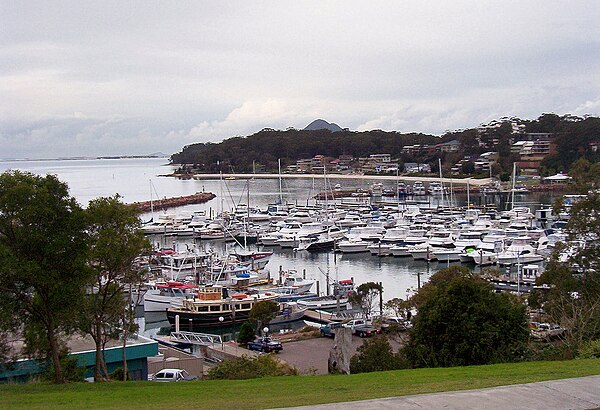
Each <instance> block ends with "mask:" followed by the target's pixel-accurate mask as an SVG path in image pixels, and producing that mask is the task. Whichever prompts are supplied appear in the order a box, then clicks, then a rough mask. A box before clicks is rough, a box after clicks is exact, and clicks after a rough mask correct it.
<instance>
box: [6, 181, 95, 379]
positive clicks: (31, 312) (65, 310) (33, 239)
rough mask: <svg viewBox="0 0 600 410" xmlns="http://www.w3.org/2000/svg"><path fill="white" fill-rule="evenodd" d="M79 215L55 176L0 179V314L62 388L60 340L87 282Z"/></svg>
mask: <svg viewBox="0 0 600 410" xmlns="http://www.w3.org/2000/svg"><path fill="white" fill-rule="evenodd" d="M86 243H87V238H86V235H85V218H84V214H83V210H82V209H81V207H80V206H79V205H78V204H77V202H76V201H75V199H74V198H72V197H71V196H70V195H69V191H68V187H67V185H66V184H64V183H62V182H60V181H59V180H58V179H57V178H56V177H55V176H53V175H47V176H44V177H42V176H37V175H33V174H30V173H24V172H20V171H9V172H5V173H3V174H1V175H0V294H1V295H2V298H0V309H1V310H2V311H3V312H4V313H3V314H4V315H6V314H7V313H6V312H7V309H8V310H9V311H10V312H12V314H14V315H15V316H17V317H18V318H19V320H20V324H21V328H20V329H19V330H20V333H21V334H23V335H24V337H25V346H26V351H28V352H30V353H32V354H36V355H39V356H41V357H45V358H48V359H49V360H50V361H51V363H52V365H53V367H54V381H55V382H56V383H63V382H64V376H63V371H62V367H61V355H62V354H64V352H65V343H64V342H65V337H66V336H67V335H69V334H71V333H73V332H74V331H75V324H76V323H77V319H78V315H79V314H80V312H81V306H82V301H83V289H84V285H85V283H87V282H88V278H89V270H88V269H87V268H86V264H85V263H86V256H87V252H86V251H87V246H86Z"/></svg>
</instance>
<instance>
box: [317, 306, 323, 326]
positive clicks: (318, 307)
mask: <svg viewBox="0 0 600 410" xmlns="http://www.w3.org/2000/svg"><path fill="white" fill-rule="evenodd" d="M317 309H319V322H322V321H323V319H321V304H320V303H319V304H318V305H317Z"/></svg>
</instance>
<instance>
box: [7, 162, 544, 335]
mask: <svg viewBox="0 0 600 410" xmlns="http://www.w3.org/2000/svg"><path fill="white" fill-rule="evenodd" d="M81 162H82V161H79V162H78V161H50V162H48V163H47V164H44V167H42V168H40V165H42V164H40V163H37V162H36V163H29V162H25V163H19V164H18V165H19V166H21V167H23V166H24V165H25V168H27V167H31V168H35V169H34V170H35V172H56V173H58V175H59V177H61V178H63V179H65V180H67V181H69V184H70V187H71V188H72V190H73V194H74V195H75V197H76V198H78V199H79V200H80V201H81V202H84V203H85V201H86V200H89V199H91V198H90V197H89V191H88V189H87V188H85V189H83V187H84V186H86V184H87V183H88V179H89V178H90V174H98V175H102V174H103V173H104V175H105V176H106V178H104V179H102V180H101V182H102V183H101V184H100V185H99V189H98V195H108V194H112V193H113V190H114V189H119V193H120V195H122V196H123V198H124V199H125V200H126V202H141V201H143V200H147V198H150V197H154V198H159V197H165V196H167V197H171V196H173V197H174V196H177V195H191V194H194V193H196V192H212V193H214V194H215V195H216V197H215V198H214V199H212V200H210V201H208V202H206V203H203V204H195V205H185V206H182V207H178V208H173V209H170V210H168V211H166V212H165V211H158V210H156V211H155V212H154V213H153V214H152V213H146V214H144V215H142V220H143V221H149V220H152V221H153V222H154V223H157V222H158V223H160V221H162V222H165V221H167V222H166V223H165V224H164V225H163V226H161V227H159V228H158V229H156V230H154V231H149V232H148V234H149V236H148V237H149V239H150V241H151V242H152V245H153V247H154V248H155V249H156V250H157V251H158V253H157V258H158V261H159V264H158V265H156V268H155V267H153V268H152V269H153V271H154V272H156V273H157V274H159V276H161V277H162V278H163V280H165V281H166V282H168V281H181V282H186V285H185V286H190V287H191V286H192V285H194V286H197V285H198V284H203V283H204V284H212V283H214V284H221V286H233V287H237V288H238V289H242V288H243V287H244V286H245V285H250V284H252V285H259V284H263V285H264V284H268V283H271V282H273V281H274V282H280V283H281V284H282V285H283V284H284V282H285V281H282V280H281V278H280V275H281V273H282V272H291V271H293V272H296V273H297V274H298V275H299V277H300V278H302V279H303V280H306V281H309V282H310V283H311V286H310V288H309V289H304V291H305V292H306V295H304V294H301V295H298V292H295V291H294V290H293V287H291V286H289V285H290V284H289V283H288V284H287V287H284V286H282V287H281V288H280V289H279V292H281V293H280V294H279V298H280V299H279V300H280V301H281V302H295V301H297V303H298V304H299V305H302V304H304V308H309V309H314V310H315V311H324V309H327V308H332V309H333V310H334V311H335V310H342V309H343V308H345V307H346V303H345V302H346V300H341V301H339V302H338V301H335V302H333V303H330V304H329V305H327V304H326V303H325V302H322V303H320V305H321V306H319V303H318V301H315V302H310V298H315V297H326V296H327V294H328V293H329V292H331V288H332V287H333V283H335V282H337V281H344V280H350V279H352V280H353V281H354V284H355V285H359V284H361V283H365V282H381V283H382V285H383V289H384V291H383V300H384V301H386V300H389V299H392V298H397V297H398V298H402V299H406V298H408V297H409V296H410V295H411V294H413V293H414V292H415V291H416V290H417V288H418V286H419V285H420V284H423V283H425V282H426V281H427V279H428V277H429V276H430V275H431V274H433V273H435V272H436V271H437V270H439V269H441V268H444V267H448V266H451V265H453V264H461V263H466V266H469V267H470V268H471V269H473V270H476V271H478V270H481V269H482V268H483V267H484V266H487V265H489V264H490V263H495V262H498V261H499V260H500V262H501V263H503V264H506V266H507V267H502V268H501V269H502V272H503V273H507V272H508V273H509V275H510V277H511V278H512V279H515V278H516V277H517V271H519V268H520V266H522V265H524V264H527V263H530V262H533V261H535V260H536V258H531V256H525V255H523V260H520V254H519V253H518V252H517V254H514V252H513V253H511V255H512V259H511V258H509V254H506V256H502V257H500V256H501V253H502V251H503V250H504V247H505V246H506V247H508V246H509V242H513V241H512V239H510V240H509V239H507V238H509V237H511V236H514V235H517V234H518V233H519V232H518V229H517V228H518V226H517V225H515V223H516V222H517V219H519V218H520V220H519V221H518V222H525V223H526V224H528V225H526V230H527V232H531V231H533V230H534V229H538V230H539V227H537V226H536V224H538V223H544V224H546V225H547V224H548V220H547V217H548V215H547V213H543V214H539V212H538V214H539V216H543V217H544V218H538V219H539V220H536V218H535V214H536V211H538V210H540V209H544V208H545V207H546V208H547V204H550V203H551V202H552V200H553V195H552V193H550V194H547V193H516V194H515V198H516V200H517V201H518V202H517V205H519V206H521V208H523V209H526V208H528V211H527V212H524V211H523V212H521V213H518V212H512V214H511V212H510V208H511V207H512V206H513V205H512V203H509V198H510V196H509V195H506V194H505V195H503V196H502V195H500V194H498V195H491V194H485V193H480V194H479V196H476V194H472V195H471V197H470V199H469V200H468V199H467V195H466V193H458V192H457V193H455V194H452V195H450V193H449V192H447V193H444V192H446V191H444V192H443V193H441V194H434V195H422V196H409V195H408V194H407V191H406V189H407V188H406V187H407V186H408V188H410V185H411V184H405V185H404V184H403V185H404V186H403V187H402V191H400V190H398V195H397V196H396V197H391V198H390V197H384V196H383V195H382V196H381V197H380V198H377V197H375V198H373V197H370V196H369V197H366V196H365V197H360V196H358V197H357V196H354V197H352V196H351V197H344V198H340V199H338V200H335V201H333V200H331V199H329V200H327V199H325V200H318V199H315V197H316V196H317V195H318V193H319V192H323V191H327V187H326V186H325V185H324V183H325V182H326V181H327V180H326V179H318V178H310V177H304V178H291V179H286V180H282V179H278V177H277V176H275V177H274V178H272V179H258V178H256V179H254V178H252V179H250V180H243V179H240V178H236V179H235V180H231V179H230V180H225V179H222V178H221V179H185V180H184V179H176V178H172V177H156V175H164V174H165V173H167V172H165V160H164V159H145V160H141V159H135V160H95V161H89V162H88V161H85V162H86V164H85V165H86V167H84V166H82V164H81ZM3 165H4V166H5V167H6V166H7V165H10V164H7V163H3ZM89 166H91V168H90V167H89ZM31 168H30V169H31ZM167 168H168V167H167ZM435 180H436V181H439V178H437V179H435ZM149 181H150V184H149V183H148V182H149ZM421 181H422V182H423V183H422V184H417V185H418V186H423V187H424V188H425V189H426V188H427V187H428V183H427V181H426V180H425V179H423V178H421ZM375 182H377V183H382V185H383V186H382V187H381V188H382V192H383V190H384V189H387V190H388V192H389V190H390V188H393V187H395V184H396V182H397V181H396V179H395V178H388V179H384V180H382V181H375V178H369V177H356V178H354V179H350V178H348V177H345V178H339V177H338V176H334V175H332V176H330V177H329V181H328V183H329V184H332V185H336V186H338V184H339V185H340V186H341V187H342V188H343V187H346V188H352V189H351V191H356V190H363V191H365V192H368V191H370V190H371V188H372V185H373V183H375ZM435 187H436V185H434V187H433V188H435ZM417 188H418V187H417ZM424 188H418V189H421V190H424ZM437 189H438V190H439V188H437ZM248 190H250V194H249V192H248ZM151 191H152V196H151ZM401 193H402V195H400V194H401ZM281 199H285V202H284V203H281V202H280V201H281ZM510 199H512V198H510ZM278 202H280V205H279V206H275V207H274V206H273V205H272V204H276V203H278ZM481 202H483V204H487V205H488V206H487V207H479V206H477V207H475V205H478V203H481ZM284 204H285V206H283V205H284ZM492 204H494V205H495V207H494V208H492V206H491V205H492ZM469 205H471V207H469ZM516 208H517V209H519V208H518V207H516ZM493 209H494V210H493ZM269 210H270V211H269ZM250 215H257V217H256V218H255V220H254V221H252V226H253V227H254V228H253V232H256V233H257V235H256V237H255V239H256V241H257V243H251V242H252V241H248V240H247V239H248V235H247V233H248V232H249V231H250V228H249V225H250V224H249V223H248V222H249V219H250V218H249V216H250ZM524 219H527V220H526V221H525V220H524ZM511 222H512V226H511ZM168 224H170V225H168ZM286 224H287V225H286ZM190 225H191V228H190ZM148 226H149V225H148ZM547 226H548V225H547ZM280 227H281V229H279V228H280ZM332 228H335V229H336V233H335V234H334V233H333V231H332ZM493 228H498V229H500V230H502V231H503V232H497V231H496V230H494V229H493ZM286 229H287V233H286ZM439 229H441V230H439ZM189 232H191V233H189ZM542 232H543V230H542ZM468 233H471V235H468ZM284 234H285V235H287V236H285V235H284ZM280 235H283V236H280ZM282 237H285V238H287V239H286V242H284V241H283V240H281V239H282ZM486 237H487V238H488V239H486ZM234 238H235V239H234ZM261 238H262V239H261ZM245 239H246V240H245ZM263 240H264V242H263ZM269 240H270V241H271V242H269ZM537 240H539V237H538V239H536V241H537ZM344 241H349V245H348V246H349V247H348V248H346V247H345V246H344ZM488 241H493V242H488ZM532 241H533V239H532ZM320 242H323V243H327V245H326V246H322V247H321V246H315V247H314V249H308V248H309V246H310V244H312V243H317V244H318V243H320ZM487 243H492V245H493V246H492V247H486V246H487V245H486V246H483V244H487ZM244 245H245V246H244ZM529 246H532V245H529ZM536 246H537V245H536ZM479 248H480V249H481V250H478V249H479ZM311 250H312V251H311ZM421 250H424V251H421ZM532 250H533V251H534V252H532ZM529 251H530V252H529V254H530V255H531V254H532V255H535V256H536V257H537V253H536V252H535V251H537V248H535V249H534V248H533V247H532V249H530V250H529ZM411 252H412V253H411ZM419 252H420V253H419ZM509 252H512V250H511V251H509ZM515 255H516V257H515ZM261 257H262V258H266V259H264V260H263V261H262V262H261V261H260V258H261ZM542 259H543V258H542ZM542 265H543V262H542ZM155 269H157V270H155ZM507 269H508V270H507ZM187 284H189V285H187ZM525 289H527V286H526V285H523V290H525ZM191 291H192V292H195V291H196V288H192V290H191ZM172 292H175V291H172ZM186 292H187V291H186ZM189 296H190V295H189V294H188V295H187V296H184V295H179V299H180V300H179V301H173V300H171V301H169V307H168V308H169V309H176V308H177V306H179V305H180V303H181V300H183V299H186V298H188V297H189ZM149 297H150V294H149ZM306 300H309V301H308V302H306ZM165 306H166V303H165ZM240 307H241V306H240ZM221 312H224V311H221ZM310 315H312V319H314V316H315V315H314V313H313V314H310ZM182 317H183V315H182ZM219 317H222V315H219V316H216V318H217V320H218V318H219ZM321 317H322V315H321ZM188 319H189V318H185V320H182V321H181V324H182V326H184V327H188V326H189V321H188ZM138 321H139V323H140V325H141V331H142V333H143V334H144V335H146V336H149V337H152V336H155V335H158V334H159V333H164V332H168V329H169V328H170V327H171V325H172V324H173V321H174V319H173V318H171V321H169V320H168V318H167V315H166V309H164V310H163V311H160V309H156V308H154V309H148V310H147V311H146V312H144V309H143V308H142V309H139V318H138ZM224 321H225V318H224ZM222 325H223V332H224V334H227V333H228V329H229V330H231V329H233V332H235V327H234V328H231V326H229V324H227V326H226V324H225V323H223V324H222ZM280 325H282V326H284V328H285V327H286V326H288V327H290V326H291V327H294V326H295V325H289V324H287V325H286V324H285V323H281V324H280ZM213 326H214V324H213ZM195 327H196V326H194V328H195ZM232 336H233V333H230V336H229V337H232Z"/></svg>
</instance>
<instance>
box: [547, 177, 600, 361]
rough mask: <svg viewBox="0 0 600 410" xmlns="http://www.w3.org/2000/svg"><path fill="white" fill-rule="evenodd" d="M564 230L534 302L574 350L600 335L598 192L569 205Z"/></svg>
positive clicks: (599, 210)
mask: <svg viewBox="0 0 600 410" xmlns="http://www.w3.org/2000/svg"><path fill="white" fill-rule="evenodd" d="M588 188H589V186H588ZM558 208H559V209H557V211H558V210H561V207H560V206H559V207H558ZM562 210H565V208H562ZM565 230H566V232H567V234H568V236H567V242H566V243H564V244H560V246H557V248H556V250H555V252H554V255H553V257H552V259H551V261H550V263H549V264H548V265H547V267H546V270H545V272H544V274H543V275H542V277H541V278H540V282H541V283H543V284H548V285H550V286H549V288H548V289H545V290H544V292H542V293H541V294H538V295H536V297H537V300H536V302H537V303H538V304H540V305H541V306H543V308H544V311H545V312H546V314H547V315H548V317H549V320H551V321H552V322H554V323H559V324H560V325H561V326H562V327H564V328H565V329H567V332H566V333H565V334H564V335H563V337H562V340H563V342H564V344H565V345H566V346H567V347H568V348H569V349H570V350H571V351H573V352H575V351H577V349H578V348H579V346H581V345H582V343H583V342H584V341H587V340H593V339H597V338H600V273H599V269H600V194H598V193H591V194H588V195H587V196H586V197H585V198H583V199H581V200H578V201H577V202H576V203H574V204H573V205H572V206H571V208H570V218H569V221H568V223H567V226H566V229H565Z"/></svg>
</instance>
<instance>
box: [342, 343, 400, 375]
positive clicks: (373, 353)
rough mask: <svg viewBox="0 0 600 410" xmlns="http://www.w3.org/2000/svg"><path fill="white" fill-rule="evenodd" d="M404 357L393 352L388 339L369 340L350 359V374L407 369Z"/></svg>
mask: <svg viewBox="0 0 600 410" xmlns="http://www.w3.org/2000/svg"><path fill="white" fill-rule="evenodd" d="M407 367H408V365H407V363H406V361H405V360H404V359H403V357H402V356H401V355H400V354H398V353H396V354H394V352H393V351H392V347H391V346H390V342H389V341H388V339H387V338H386V337H383V336H376V337H374V338H372V339H367V340H365V341H364V342H363V344H362V346H360V347H359V348H358V350H357V353H356V354H355V355H354V356H352V358H351V359H350V373H366V372H377V371H384V370H395V369H403V368H407Z"/></svg>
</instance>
